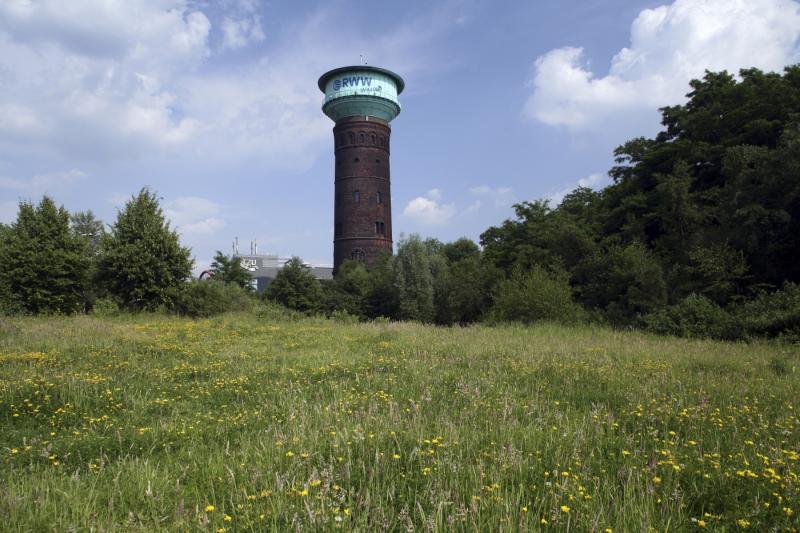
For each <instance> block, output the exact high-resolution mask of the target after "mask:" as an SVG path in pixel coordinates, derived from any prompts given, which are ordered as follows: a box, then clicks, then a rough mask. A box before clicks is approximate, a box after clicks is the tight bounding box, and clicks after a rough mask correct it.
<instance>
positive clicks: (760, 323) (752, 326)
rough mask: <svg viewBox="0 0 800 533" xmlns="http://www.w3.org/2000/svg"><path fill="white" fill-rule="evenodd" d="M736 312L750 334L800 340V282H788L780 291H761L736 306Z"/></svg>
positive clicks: (794, 340)
mask: <svg viewBox="0 0 800 533" xmlns="http://www.w3.org/2000/svg"><path fill="white" fill-rule="evenodd" d="M733 314H734V316H735V317H736V318H737V320H738V322H739V323H740V324H741V328H742V330H743V331H744V333H745V334H747V335H748V336H750V337H781V338H782V339H783V340H787V341H789V342H800V285H797V284H796V283H786V284H784V286H783V288H782V289H781V290H779V291H775V292H773V293H761V294H759V295H758V296H757V297H756V298H755V299H753V300H750V301H748V302H745V303H743V304H741V305H739V306H737V307H736V308H734V309H733Z"/></svg>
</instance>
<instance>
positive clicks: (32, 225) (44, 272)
mask: <svg viewBox="0 0 800 533" xmlns="http://www.w3.org/2000/svg"><path fill="white" fill-rule="evenodd" d="M82 251H83V243H82V242H81V241H80V240H79V239H78V238H77V237H76V236H75V235H73V233H72V232H71V231H70V227H69V213H68V212H67V210H66V209H64V207H63V206H62V207H57V206H56V204H55V202H54V201H53V200H52V199H51V198H50V197H48V196H45V197H43V198H42V200H41V202H39V205H33V204H32V203H30V202H20V204H19V212H18V213H17V220H16V221H15V222H14V223H13V224H11V226H10V227H8V228H4V229H3V230H2V231H0V265H2V267H1V268H0V298H1V299H2V300H3V301H4V302H6V303H5V305H2V307H4V308H5V309H4V310H5V311H6V312H13V311H23V312H26V313H32V314H37V313H65V314H69V313H74V312H76V311H80V310H81V309H82V307H83V301H84V298H83V294H84V292H85V290H86V282H87V275H86V272H87V270H88V261H87V259H86V257H85V256H84V255H83V253H82Z"/></svg>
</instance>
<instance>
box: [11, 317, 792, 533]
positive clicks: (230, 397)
mask: <svg viewBox="0 0 800 533" xmlns="http://www.w3.org/2000/svg"><path fill="white" fill-rule="evenodd" d="M3 320H4V322H3V323H1V324H0V517H5V521H4V522H3V523H1V524H0V529H8V530H51V529H58V530H66V529H68V528H76V529H78V530H88V529H90V528H94V529H99V528H102V529H104V530H109V529H110V530H135V529H140V530H148V531H152V530H159V529H164V530H172V529H187V528H188V529H208V530H214V531H216V530H218V529H219V528H226V529H227V530H249V529H260V528H265V527H275V528H280V529H289V528H292V529H294V528H296V527H303V528H305V529H307V530H320V529H333V528H337V527H340V528H343V529H362V530H378V529H405V528H406V527H407V526H410V525H414V526H417V527H419V526H428V527H433V528H438V529H445V528H447V529H452V528H460V529H465V530H474V529H491V530H500V529H503V530H517V529H533V530H535V529H538V528H542V529H545V530H560V531H564V530H573V531H587V530H593V531H603V530H604V529H605V528H611V529H613V531H646V530H647V529H648V527H652V528H654V529H655V530H658V531H666V530H669V531H684V530H693V529H702V528H703V526H705V528H706V529H719V530H728V531H736V530H738V529H739V528H743V527H747V528H748V529H750V530H757V531H765V530H767V529H768V527H775V528H776V529H777V530H789V531H791V530H796V529H792V528H796V527H797V517H798V513H800V492H799V491H800V480H798V475H800V463H799V462H798V461H799V460H800V456H799V455H798V454H799V453H800V421H799V420H798V416H800V415H798V409H800V400H799V399H798V392H799V391H800V386H798V385H800V372H798V371H797V366H798V350H797V348H792V347H785V346H784V347H778V346H770V345H761V344H755V345H743V344H723V343H716V342H700V341H688V340H676V339H665V338H657V337H652V336H647V335H643V334H640V333H620V332H614V331H610V330H605V329H592V328H566V327H559V326H551V325H543V326H538V327H533V328H522V327H500V328H485V327H473V328H466V329H458V328H454V329H441V328H433V327H424V326H419V325H414V324H366V325H344V324H338V323H335V322H327V321H321V320H305V321H298V322H280V321H278V322H275V321H269V320H266V319H258V318H256V317H254V316H250V315H234V316H224V317H221V318H216V319H212V320H206V321H189V320H181V319H173V318H165V317H159V316H141V317H135V318H131V317H127V318H120V319H114V320H99V319H91V318H86V317H80V318H71V319H57V318H54V319H43V318H39V319H15V320H7V319H3ZM209 506H213V507H214V509H213V510H210V507H209ZM207 509H208V510H207ZM545 522H546V524H545Z"/></svg>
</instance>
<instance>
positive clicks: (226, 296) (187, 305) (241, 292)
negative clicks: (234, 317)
mask: <svg viewBox="0 0 800 533" xmlns="http://www.w3.org/2000/svg"><path fill="white" fill-rule="evenodd" d="M254 303H255V302H254V301H253V298H251V297H250V295H249V294H248V292H247V291H246V290H245V289H243V288H241V287H239V286H238V285H236V284H234V283H223V282H220V281H214V280H203V281H190V282H188V283H186V284H184V285H183V286H182V287H181V288H180V289H179V290H178V291H177V294H176V296H175V304H174V310H175V312H176V313H178V314H180V315H186V316H190V317H192V318H198V317H207V316H211V315H216V314H219V313H224V312H226V311H247V310H250V309H252V307H253V304H254Z"/></svg>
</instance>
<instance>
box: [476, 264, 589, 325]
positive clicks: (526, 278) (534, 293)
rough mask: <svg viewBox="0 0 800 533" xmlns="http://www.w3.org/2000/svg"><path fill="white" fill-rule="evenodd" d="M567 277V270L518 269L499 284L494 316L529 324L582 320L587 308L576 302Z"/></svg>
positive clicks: (494, 317) (498, 318) (493, 309)
mask: <svg viewBox="0 0 800 533" xmlns="http://www.w3.org/2000/svg"><path fill="white" fill-rule="evenodd" d="M567 278H568V276H567V274H566V273H564V272H561V273H552V272H548V271H546V270H545V269H544V268H542V267H539V266H534V267H533V268H531V269H530V270H529V271H527V272H525V271H522V270H518V271H516V272H514V274H512V275H511V277H510V278H508V279H506V280H503V281H501V282H500V283H499V284H498V286H497V289H496V291H495V295H494V305H493V306H492V310H491V313H492V318H493V319H494V320H501V321H508V322H525V323H533V322H538V321H541V320H546V321H554V322H563V323H573V322H576V321H578V320H580V319H581V318H582V317H583V314H584V313H583V309H581V307H580V306H579V305H578V304H576V303H575V302H574V301H573V299H572V289H571V288H570V286H569V282H568V279H567Z"/></svg>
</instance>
